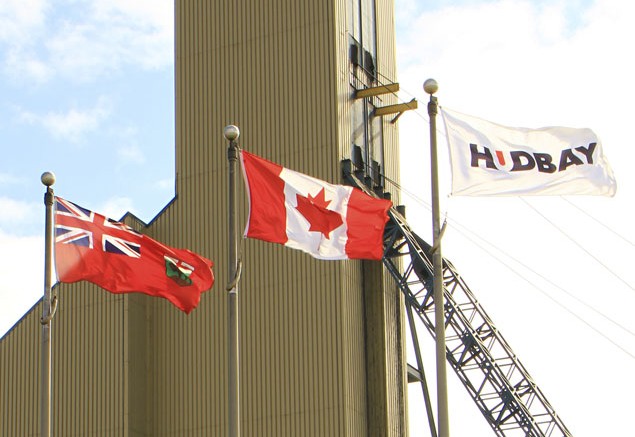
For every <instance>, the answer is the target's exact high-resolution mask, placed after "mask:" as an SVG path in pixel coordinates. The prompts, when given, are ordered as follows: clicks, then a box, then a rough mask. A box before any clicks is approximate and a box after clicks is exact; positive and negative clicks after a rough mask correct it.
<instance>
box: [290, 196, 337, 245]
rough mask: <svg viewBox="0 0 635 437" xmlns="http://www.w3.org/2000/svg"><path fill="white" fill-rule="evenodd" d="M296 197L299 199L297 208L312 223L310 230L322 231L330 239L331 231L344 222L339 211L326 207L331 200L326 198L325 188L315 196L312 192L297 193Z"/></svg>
mask: <svg viewBox="0 0 635 437" xmlns="http://www.w3.org/2000/svg"><path fill="white" fill-rule="evenodd" d="M296 198H297V201H298V206H296V209H297V210H298V211H299V212H300V214H302V215H303V216H304V218H306V219H307V220H308V221H309V224H310V225H311V226H310V227H309V231H314V232H321V233H322V235H324V237H326V238H327V239H328V238H329V235H330V234H331V231H333V230H334V229H337V228H339V227H340V226H341V225H342V223H344V222H343V221H342V216H341V215H340V214H339V213H337V212H335V211H331V210H329V209H326V207H327V206H328V205H329V203H331V201H330V200H326V197H325V195H324V188H322V189H321V190H320V192H319V193H317V195H316V196H315V197H313V196H311V195H310V194H309V195H308V197H304V196H301V195H299V194H297V195H296Z"/></svg>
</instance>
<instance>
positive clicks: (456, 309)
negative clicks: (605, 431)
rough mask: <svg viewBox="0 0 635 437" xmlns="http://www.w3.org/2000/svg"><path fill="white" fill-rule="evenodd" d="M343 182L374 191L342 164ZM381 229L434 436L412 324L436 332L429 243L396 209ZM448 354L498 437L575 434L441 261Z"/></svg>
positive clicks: (457, 277) (385, 259)
mask: <svg viewBox="0 0 635 437" xmlns="http://www.w3.org/2000/svg"><path fill="white" fill-rule="evenodd" d="M342 169H343V173H344V176H345V178H346V180H347V181H348V182H349V183H350V184H351V185H353V186H355V187H358V188H360V189H362V190H363V191H365V192H366V193H369V194H371V195H374V196H376V195H377V194H376V193H374V192H373V191H372V190H370V189H369V188H368V187H367V186H366V185H365V184H364V183H362V182H361V180H360V179H359V177H358V176H356V175H355V173H354V172H353V171H352V165H351V163H350V161H348V160H345V161H343V162H342ZM389 217H390V220H389V222H388V223H387V225H386V230H385V233H384V257H383V263H384V266H385V267H386V268H387V270H388V271H389V272H390V274H391V275H392V277H393V278H394V279H395V281H396V284H397V286H398V287H399V289H400V290H401V291H402V292H403V293H404V296H405V303H406V314H407V317H408V320H409V323H410V331H411V336H412V339H413V343H414V348H415V355H416V359H417V368H411V369H410V370H411V371H410V373H411V375H414V376H415V380H416V379H418V380H420V381H421V384H422V389H423V391H424V398H425V399H426V408H427V414H428V419H429V422H430V428H431V434H432V436H433V437H434V436H436V430H435V429H434V423H433V419H432V412H431V408H430V403H429V396H428V393H427V384H426V382H425V374H424V371H423V364H422V360H421V352H420V347H419V341H418V337H417V332H416V326H415V323H414V316H415V315H416V316H418V317H419V319H420V320H421V321H422V322H423V325H424V326H425V327H426V328H427V330H428V332H429V333H430V334H431V335H432V336H433V337H434V336H435V331H434V301H433V293H432V277H433V276H432V261H431V253H430V250H431V247H430V245H429V244H428V243H426V242H425V241H424V240H423V239H421V238H420V237H419V236H417V235H416V234H415V233H414V232H412V230H411V229H410V227H409V226H408V223H407V222H406V220H405V218H404V215H403V214H402V213H400V211H399V208H396V207H393V208H391V209H390V211H389ZM443 286H444V296H445V305H444V314H445V331H446V357H447V360H448V363H449V364H450V365H451V367H452V368H453V369H454V371H455V372H456V374H457V376H458V377H459V379H460V380H461V382H462V383H463V385H464V386H465V388H466V390H467V391H468V393H469V394H470V396H471V397H472V399H473V400H474V402H475V403H476V405H477V407H478V408H479V410H480V411H481V413H482V414H483V416H484V417H485V419H486V420H487V422H488V423H489V424H490V426H491V428H492V430H493V431H494V433H495V434H496V435H497V436H531V437H534V436H535V437H571V433H570V432H569V430H568V429H567V427H566V426H565V425H564V423H563V422H562V420H561V419H560V418H559V417H558V415H557V414H556V412H555V410H554V409H553V407H552V406H551V404H550V403H549V401H548V400H547V398H546V397H545V395H544V394H543V393H542V391H541V390H540V389H539V388H538V386H537V385H536V383H535V382H534V381H533V379H532V378H531V376H530V375H529V373H528V372H527V369H525V367H524V366H523V365H522V363H521V362H520V360H519V359H518V357H517V356H516V355H515V354H514V352H513V351H512V349H511V347H510V346H509V344H508V343H507V341H505V339H504V338H503V336H502V335H501V333H500V331H499V330H498V329H497V328H496V327H495V326H494V323H493V322H492V320H491V319H490V317H489V316H488V315H487V313H486V312H485V310H484V309H483V307H482V306H481V305H480V304H479V302H478V301H477V299H476V297H475V296H474V294H473V293H472V291H471V290H470V289H469V287H468V286H467V284H466V283H465V282H464V281H463V279H462V278H461V276H460V274H459V273H458V272H457V271H456V269H455V267H454V266H453V265H452V263H450V262H449V261H448V260H447V259H444V260H443Z"/></svg>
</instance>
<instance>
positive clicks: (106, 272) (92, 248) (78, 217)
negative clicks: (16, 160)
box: [55, 197, 214, 314]
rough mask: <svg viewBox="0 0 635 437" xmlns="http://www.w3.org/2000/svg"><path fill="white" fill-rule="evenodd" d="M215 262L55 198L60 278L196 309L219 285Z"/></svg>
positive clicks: (56, 247)
mask: <svg viewBox="0 0 635 437" xmlns="http://www.w3.org/2000/svg"><path fill="white" fill-rule="evenodd" d="M212 265H213V263H212V262H211V261H210V260H208V259H206V258H204V257H202V256H200V255H197V254H195V253H193V252H190V251H189V250H185V249H175V248H172V247H168V246H165V245H163V244H161V243H159V242H158V241H156V240H153V239H151V238H149V237H148V236H145V235H143V234H140V233H138V232H136V231H135V230H133V229H132V228H130V227H129V226H127V225H125V224H123V223H120V222H117V221H114V220H111V219H109V218H106V217H104V216H103V215H100V214H97V213H94V212H92V211H89V210H87V209H85V208H82V207H81V206H78V205H75V204H74V203H72V202H69V201H68V200H64V199H62V198H60V197H56V198H55V269H56V271H57V276H58V279H59V281H60V282H67V283H70V282H77V281H82V280H86V281H89V282H92V283H93V284H96V285H98V286H100V287H102V288H103V289H105V290H108V291H110V292H112V293H132V292H139V293H145V294H148V295H150V296H158V297H163V298H165V299H167V300H169V301H170V302H172V303H173V304H174V305H175V306H176V307H177V308H179V309H181V310H182V311H184V312H186V313H188V314H189V313H190V311H192V310H193V309H194V308H196V306H197V305H198V302H199V300H200V296H201V293H202V292H204V291H207V290H209V289H210V288H211V287H212V285H213V284H214V275H213V273H212Z"/></svg>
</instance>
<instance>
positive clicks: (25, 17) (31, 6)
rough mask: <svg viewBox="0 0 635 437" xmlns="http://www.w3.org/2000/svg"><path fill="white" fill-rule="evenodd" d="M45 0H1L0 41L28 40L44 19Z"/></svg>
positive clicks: (18, 41)
mask: <svg viewBox="0 0 635 437" xmlns="http://www.w3.org/2000/svg"><path fill="white" fill-rule="evenodd" d="M46 6H47V2H46V1H45V0H2V1H1V2H0V43H11V44H18V43H20V41H25V40H26V41H28V40H29V39H31V38H32V36H33V35H34V34H37V32H38V30H39V29H40V28H41V27H42V25H43V24H44V21H45V13H46V9H47V8H46Z"/></svg>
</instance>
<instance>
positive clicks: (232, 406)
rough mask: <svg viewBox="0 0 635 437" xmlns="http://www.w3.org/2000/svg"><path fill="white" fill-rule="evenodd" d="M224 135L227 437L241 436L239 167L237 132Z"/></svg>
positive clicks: (232, 129)
mask: <svg viewBox="0 0 635 437" xmlns="http://www.w3.org/2000/svg"><path fill="white" fill-rule="evenodd" d="M223 136H224V137H225V139H226V140H228V141H229V146H228V148H227V160H228V161H229V187H228V204H229V205H228V209H229V216H228V221H229V260H228V263H229V280H230V282H229V285H228V286H227V287H226V288H227V291H228V292H229V299H228V304H227V305H228V316H229V326H228V355H229V361H228V382H227V384H228V388H227V390H228V406H227V409H228V420H229V424H228V436H229V437H239V436H240V398H239V393H240V385H239V378H238V363H239V361H238V359H239V354H238V352H239V348H238V279H239V278H238V276H239V275H240V272H239V266H238V239H237V234H238V222H237V220H236V209H237V208H236V205H237V201H236V197H237V196H236V179H237V168H238V145H237V144H236V139H238V137H239V136H240V130H239V129H238V127H236V126H234V125H228V126H225V129H224V130H223Z"/></svg>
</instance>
